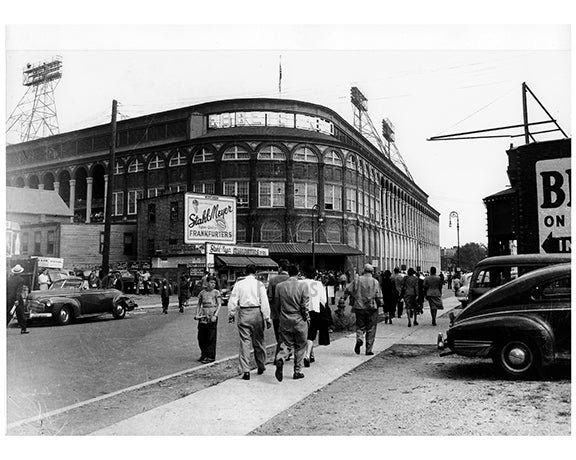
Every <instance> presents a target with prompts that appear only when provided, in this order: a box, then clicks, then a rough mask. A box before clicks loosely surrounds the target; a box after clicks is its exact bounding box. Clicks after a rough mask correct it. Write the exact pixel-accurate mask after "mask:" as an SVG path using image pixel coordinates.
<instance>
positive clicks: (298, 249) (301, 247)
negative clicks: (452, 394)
mask: <svg viewBox="0 0 576 460" xmlns="http://www.w3.org/2000/svg"><path fill="white" fill-rule="evenodd" d="M268 250H269V251H270V253H271V254H298V255H307V254H312V244H310V243H271V244H270V245H269V246H268ZM314 253H315V254H317V255H323V256H356V255H362V254H364V253H363V252H362V251H360V250H359V249H356V248H353V247H351V246H348V245H347V244H340V243H316V244H315V245H314Z"/></svg>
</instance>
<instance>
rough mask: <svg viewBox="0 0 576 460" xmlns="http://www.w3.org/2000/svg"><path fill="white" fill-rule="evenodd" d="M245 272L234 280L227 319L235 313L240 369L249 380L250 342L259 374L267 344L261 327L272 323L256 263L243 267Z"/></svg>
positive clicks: (264, 365)
mask: <svg viewBox="0 0 576 460" xmlns="http://www.w3.org/2000/svg"><path fill="white" fill-rule="evenodd" d="M246 273H247V276H246V278H244V279H243V280H240V281H237V282H236V284H235V285H234V288H233V289H232V293H231V294H230V300H229V301H228V321H229V322H234V320H235V317H236V315H237V317H238V318H237V324H238V333H239V334H240V351H239V353H238V359H239V369H240V373H241V374H242V379H244V380H250V369H251V366H250V344H252V347H253V348H254V359H255V360H256V366H257V368H258V375H261V374H263V373H264V371H265V369H266V344H265V343H264V327H266V329H268V328H270V327H271V326H272V320H271V319H270V304H269V303H268V296H267V295H266V288H265V287H264V283H262V281H259V280H257V279H256V277H255V276H254V274H255V273H256V267H255V266H254V265H248V266H247V267H246Z"/></svg>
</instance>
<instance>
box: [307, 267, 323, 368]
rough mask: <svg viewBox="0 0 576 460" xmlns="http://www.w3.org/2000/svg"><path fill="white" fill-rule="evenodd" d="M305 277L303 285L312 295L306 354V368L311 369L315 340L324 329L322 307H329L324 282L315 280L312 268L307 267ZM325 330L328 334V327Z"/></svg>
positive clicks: (313, 359)
mask: <svg viewBox="0 0 576 460" xmlns="http://www.w3.org/2000/svg"><path fill="white" fill-rule="evenodd" d="M304 276H305V277H306V278H305V279H303V280H302V281H301V283H305V284H307V285H308V291H309V293H310V304H309V310H310V325H309V326H308V338H307V340H306V353H304V367H310V363H313V362H314V361H315V357H314V340H316V336H317V335H318V332H319V331H320V329H321V328H322V327H323V324H322V318H321V316H320V307H321V306H323V307H325V308H329V307H328V306H327V305H326V303H327V301H328V296H327V293H326V287H325V286H324V285H323V284H322V281H318V280H315V279H314V269H313V268H312V267H306V268H305V269H304ZM324 329H325V330H326V331H325V332H327V330H328V326H327V325H326V326H324ZM328 340H330V339H328Z"/></svg>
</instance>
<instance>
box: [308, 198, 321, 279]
mask: <svg viewBox="0 0 576 460" xmlns="http://www.w3.org/2000/svg"><path fill="white" fill-rule="evenodd" d="M316 211H318V223H319V224H321V223H322V221H323V219H322V216H320V206H318V204H315V205H314V206H312V214H311V218H312V269H313V270H314V272H316V247H315V246H316V219H315V218H314V214H315V213H316Z"/></svg>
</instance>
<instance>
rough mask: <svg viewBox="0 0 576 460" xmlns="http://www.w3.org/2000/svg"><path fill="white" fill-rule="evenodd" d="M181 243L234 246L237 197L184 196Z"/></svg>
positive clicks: (187, 194)
mask: <svg viewBox="0 0 576 460" xmlns="http://www.w3.org/2000/svg"><path fill="white" fill-rule="evenodd" d="M184 216H185V221H184V243H186V244H198V243H228V244H236V198H235V197H231V196H216V195H201V194H197V193H186V194H185V195H184Z"/></svg>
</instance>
